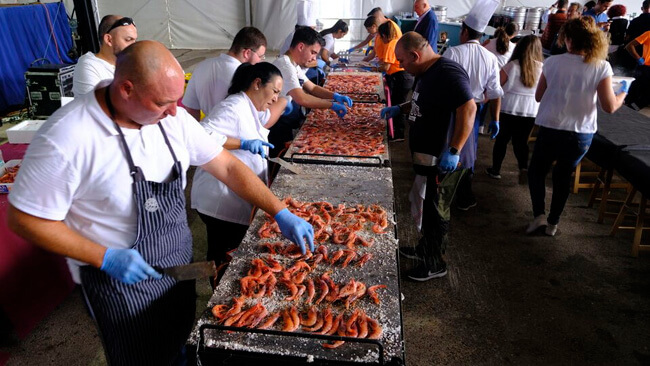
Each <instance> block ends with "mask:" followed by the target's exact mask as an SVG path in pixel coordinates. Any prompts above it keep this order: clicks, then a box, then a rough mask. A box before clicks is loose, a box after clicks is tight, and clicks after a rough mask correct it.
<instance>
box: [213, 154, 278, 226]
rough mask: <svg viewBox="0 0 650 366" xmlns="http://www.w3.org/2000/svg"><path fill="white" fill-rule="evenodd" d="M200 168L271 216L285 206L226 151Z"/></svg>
mask: <svg viewBox="0 0 650 366" xmlns="http://www.w3.org/2000/svg"><path fill="white" fill-rule="evenodd" d="M201 168H203V169H205V170H206V171H207V172H208V173H210V174H212V175H213V176H214V177H215V178H217V179H219V180H220V181H222V182H223V183H225V184H226V186H228V188H230V189H231V190H232V191H233V192H235V193H236V194H237V195H238V196H239V197H241V198H242V199H244V200H245V201H247V202H249V203H250V204H252V205H254V206H257V207H259V208H260V209H262V210H263V211H264V212H266V213H268V214H269V215H271V216H275V214H277V213H278V212H280V210H282V209H283V208H285V207H286V205H285V204H283V203H282V202H281V201H280V200H279V199H278V198H277V197H276V196H275V195H274V194H273V193H272V192H271V191H270V190H269V189H268V187H267V186H266V185H265V184H264V182H262V180H261V179H260V178H259V177H258V176H257V175H255V173H253V171H252V170H250V169H249V168H248V167H247V166H246V165H244V163H242V162H241V161H240V160H239V159H237V158H235V157H234V156H233V155H232V154H230V153H229V152H228V151H222V152H221V153H220V154H219V155H217V157H215V158H214V159H212V160H211V161H210V162H208V163H207V164H204V165H202V166H201Z"/></svg>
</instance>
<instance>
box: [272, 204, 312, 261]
mask: <svg viewBox="0 0 650 366" xmlns="http://www.w3.org/2000/svg"><path fill="white" fill-rule="evenodd" d="M275 221H277V223H278V226H279V227H280V231H282V235H284V236H285V237H286V238H287V239H289V240H291V241H292V242H294V243H296V244H297V245H299V246H300V250H301V251H302V254H305V253H306V250H305V239H306V240H307V243H308V244H309V250H311V251H312V252H313V251H314V227H313V226H311V224H309V223H308V222H307V221H305V220H303V219H301V218H300V217H298V216H296V215H294V214H292V213H291V212H289V210H288V209H286V208H285V209H283V210H282V211H280V212H278V213H277V214H276V215H275Z"/></svg>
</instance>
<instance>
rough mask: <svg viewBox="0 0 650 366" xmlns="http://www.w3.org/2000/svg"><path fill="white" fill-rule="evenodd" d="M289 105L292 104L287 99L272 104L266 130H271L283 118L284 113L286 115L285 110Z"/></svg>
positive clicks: (280, 99)
mask: <svg viewBox="0 0 650 366" xmlns="http://www.w3.org/2000/svg"><path fill="white" fill-rule="evenodd" d="M289 103H290V102H289V101H288V100H287V99H286V98H279V99H278V101H277V102H275V103H273V104H271V105H270V106H269V111H270V112H271V117H270V118H269V120H268V121H266V124H265V125H264V128H266V129H270V128H271V127H273V125H274V124H275V123H276V122H277V121H278V120H279V119H280V116H282V113H284V110H285V108H287V104H289Z"/></svg>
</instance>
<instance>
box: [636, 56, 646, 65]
mask: <svg viewBox="0 0 650 366" xmlns="http://www.w3.org/2000/svg"><path fill="white" fill-rule="evenodd" d="M636 62H637V63H638V64H639V65H643V64H645V59H644V58H643V57H639V59H638V60H636Z"/></svg>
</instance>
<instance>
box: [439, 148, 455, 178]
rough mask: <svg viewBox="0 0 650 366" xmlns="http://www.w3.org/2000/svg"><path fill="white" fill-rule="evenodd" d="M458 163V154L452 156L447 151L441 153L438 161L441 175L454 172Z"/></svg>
mask: <svg viewBox="0 0 650 366" xmlns="http://www.w3.org/2000/svg"><path fill="white" fill-rule="evenodd" d="M459 161H460V154H452V153H450V152H449V150H447V151H445V152H444V153H442V157H440V160H439V161H438V168H439V169H440V171H441V172H443V173H450V172H453V171H454V170H456V168H457V167H458V162H459Z"/></svg>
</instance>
